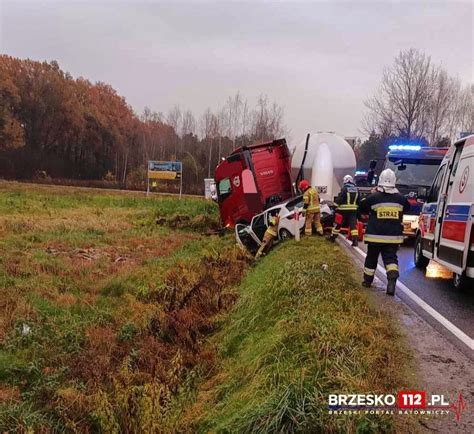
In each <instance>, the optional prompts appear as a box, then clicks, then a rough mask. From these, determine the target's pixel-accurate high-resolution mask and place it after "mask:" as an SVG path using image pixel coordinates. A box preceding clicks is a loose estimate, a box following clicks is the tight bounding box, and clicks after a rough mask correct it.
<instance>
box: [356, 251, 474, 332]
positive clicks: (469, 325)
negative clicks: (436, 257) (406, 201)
mask: <svg viewBox="0 0 474 434" xmlns="http://www.w3.org/2000/svg"><path fill="white" fill-rule="evenodd" d="M359 246H360V248H361V249H362V250H364V251H366V245H365V244H363V243H360V244H359ZM398 261H399V267H400V281H401V282H403V283H404V284H405V285H406V286H407V287H408V288H409V289H411V290H412V291H413V292H414V293H415V294H416V295H418V297H420V298H421V299H423V300H424V301H425V302H426V303H428V304H429V305H430V306H431V307H432V308H434V309H435V310H437V311H438V312H439V313H440V314H441V315H443V316H444V317H445V318H446V319H448V320H449V321H450V322H452V323H453V324H454V325H455V326H456V327H458V328H459V329H460V330H462V331H463V332H464V333H466V334H467V335H468V336H469V337H471V338H474V288H470V289H468V290H465V291H459V290H456V289H454V287H453V285H452V273H451V272H449V271H448V270H446V269H445V268H444V267H442V266H441V265H439V264H436V263H435V262H433V261H431V262H430V264H429V265H428V268H427V270H426V275H425V273H424V272H423V271H421V270H419V269H418V268H416V267H415V264H414V263H413V245H412V243H411V244H410V243H409V244H407V245H403V246H401V247H400V250H399V252H398ZM379 263H380V264H382V265H383V263H382V260H381V258H380V259H379Z"/></svg>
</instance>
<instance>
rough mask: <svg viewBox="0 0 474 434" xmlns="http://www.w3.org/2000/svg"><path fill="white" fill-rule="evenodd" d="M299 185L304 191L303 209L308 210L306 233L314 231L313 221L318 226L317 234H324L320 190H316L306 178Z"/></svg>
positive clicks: (309, 233)
mask: <svg viewBox="0 0 474 434" xmlns="http://www.w3.org/2000/svg"><path fill="white" fill-rule="evenodd" d="M298 187H299V189H300V190H301V191H302V192H303V202H304V205H303V209H304V210H305V212H306V220H305V225H304V233H305V235H311V234H312V233H313V223H314V225H315V226H316V232H317V234H318V235H323V227H322V226H321V209H320V207H319V194H318V190H316V189H315V188H314V187H311V186H310V185H309V182H308V181H306V179H303V180H301V181H300V183H299V186H298Z"/></svg>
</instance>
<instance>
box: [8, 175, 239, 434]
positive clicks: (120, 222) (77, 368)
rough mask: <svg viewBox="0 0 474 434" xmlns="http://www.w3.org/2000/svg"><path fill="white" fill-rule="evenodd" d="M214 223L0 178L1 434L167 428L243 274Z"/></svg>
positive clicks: (206, 214) (173, 209)
mask: <svg viewBox="0 0 474 434" xmlns="http://www.w3.org/2000/svg"><path fill="white" fill-rule="evenodd" d="M183 216H187V218H183ZM157 218H158V220H159V222H160V225H157V224H156V223H155V222H156V220H157ZM216 224H218V216H217V210H216V207H215V205H214V204H213V203H209V202H206V201H204V200H200V199H183V200H178V199H177V198H169V197H163V198H156V197H154V198H150V199H146V198H143V196H142V197H136V196H133V195H129V194H127V195H123V194H114V193H111V192H106V193H99V192H95V191H94V192H92V193H91V192H87V191H78V190H73V189H67V188H66V189H65V188H62V187H61V188H57V187H42V186H38V187H31V186H23V185H21V184H10V183H0V340H1V347H0V401H1V405H0V429H1V430H2V431H5V430H11V431H15V430H21V429H26V428H31V429H34V430H38V429H40V428H42V429H54V430H58V431H63V430H67V429H69V430H80V431H84V430H91V429H92V430H96V429H100V430H102V431H104V432H113V431H117V430H119V429H121V430H125V431H129V430H133V429H136V430H145V431H149V430H151V431H153V430H154V429H155V428H156V427H157V426H161V427H165V426H167V425H166V424H169V426H172V425H173V423H174V422H173V420H172V418H173V415H172V411H171V410H170V409H171V408H172V407H173V406H176V405H175V403H174V401H176V400H177V399H178V397H179V396H180V395H182V394H184V393H186V390H185V389H186V387H188V388H189V387H191V386H190V385H191V383H192V381H191V380H192V378H191V375H190V373H191V372H192V370H193V369H194V368H195V367H196V366H198V365H199V366H203V365H205V364H206V363H210V362H211V360H212V357H213V355H212V354H211V353H209V352H206V351H207V350H204V349H203V347H202V345H201V341H202V339H203V337H204V336H205V335H207V334H208V333H210V332H211V331H212V330H213V329H214V327H215V319H216V318H218V316H219V313H220V312H221V311H222V310H224V309H226V308H227V307H228V306H230V304H231V303H232V301H233V300H234V298H235V296H234V294H232V293H226V292H225V289H226V288H228V287H231V286H232V285H233V284H234V283H236V282H238V281H239V279H240V277H241V275H242V273H243V271H244V270H245V268H246V260H245V258H244V257H243V256H242V254H241V253H240V252H239V251H238V250H237V249H235V247H234V246H233V242H232V239H231V237H229V236H228V237H224V238H222V237H217V236H206V235H203V232H205V231H206V230H207V228H208V227H209V226H212V225H216ZM170 226H171V227H170Z"/></svg>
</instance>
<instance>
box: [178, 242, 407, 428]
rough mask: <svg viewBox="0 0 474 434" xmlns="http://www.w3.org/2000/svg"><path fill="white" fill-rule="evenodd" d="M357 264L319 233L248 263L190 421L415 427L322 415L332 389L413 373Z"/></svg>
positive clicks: (392, 384)
mask: <svg viewBox="0 0 474 434" xmlns="http://www.w3.org/2000/svg"><path fill="white" fill-rule="evenodd" d="M353 270H354V267H353V264H351V263H350V261H349V258H348V257H347V256H346V255H345V254H344V253H343V251H342V250H341V249H340V248H339V247H337V246H335V245H333V244H332V243H328V242H327V241H325V240H323V239H321V238H316V239H315V238H312V239H308V238H304V239H303V240H302V241H301V242H300V243H295V242H294V241H292V242H289V243H285V244H283V245H281V246H278V247H277V248H276V249H274V250H273V251H272V252H271V253H270V254H269V255H268V256H267V257H266V258H265V259H264V260H263V261H262V262H261V263H259V264H258V266H257V267H255V268H254V269H252V270H251V271H250V272H249V273H248V274H247V276H246V277H245V279H244V281H243V282H242V284H241V286H240V287H239V294H240V298H239V301H238V302H237V304H236V306H235V307H234V309H233V311H232V313H231V314H230V316H229V318H228V320H227V321H226V323H225V324H224V325H223V327H222V329H221V330H220V331H219V333H218V334H217V335H216V336H215V337H214V338H213V341H214V343H215V345H216V346H217V347H218V348H219V354H220V358H219V364H218V366H217V368H216V370H215V371H214V372H213V373H212V375H210V376H209V377H208V378H207V380H206V381H204V382H203V383H202V384H201V386H200V392H199V394H198V396H197V398H196V401H195V405H194V406H193V407H190V410H189V412H188V417H189V419H188V420H186V418H184V420H186V423H187V425H186V427H187V428H188V429H189V430H190V431H198V432H261V433H267V432H286V433H292V432H321V433H322V432H324V433H332V432H344V433H345V432H354V433H355V432H358V433H379V432H414V431H412V430H411V429H412V422H413V421H412V420H411V421H410V420H407V418H405V419H404V420H402V421H400V420H394V419H393V418H392V417H390V416H385V415H384V416H367V415H365V414H363V412H362V413H361V414H360V415H352V416H345V415H337V416H336V415H331V414H328V394H334V393H348V394H350V393H394V392H396V391H397V390H400V389H402V390H403V388H404V387H409V386H410V385H409V384H407V381H408V380H407V379H408V378H411V379H412V378H413V375H412V372H413V371H410V368H409V366H410V362H409V361H410V353H409V351H408V349H407V347H406V346H405V344H404V340H403V337H402V336H401V335H400V332H399V328H398V326H397V324H396V322H395V321H394V319H393V318H391V317H390V316H387V314H386V313H382V312H380V310H379V309H377V308H376V306H375V305H374V304H373V302H372V300H371V294H370V292H369V291H367V290H364V289H363V288H362V287H361V286H360V283H359V282H360V274H355V273H356V271H357V270H356V271H353ZM359 273H360V272H359ZM409 373H410V375H408V374H409ZM399 423H402V424H403V425H402V426H400V425H398V424H399Z"/></svg>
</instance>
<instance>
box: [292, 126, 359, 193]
mask: <svg viewBox="0 0 474 434" xmlns="http://www.w3.org/2000/svg"><path fill="white" fill-rule="evenodd" d="M306 142H307V140H306V139H305V140H303V141H302V142H300V143H299V144H297V145H296V146H293V147H290V152H292V155H293V157H292V160H291V175H292V179H294V180H295V181H298V180H300V179H307V180H308V181H309V182H310V184H311V185H312V186H313V187H315V188H317V189H318V191H319V193H320V198H321V199H323V200H333V199H334V197H335V196H337V195H338V193H339V191H340V190H341V187H342V185H343V181H342V180H343V178H344V175H347V174H349V175H352V176H354V173H355V168H356V158H355V154H354V151H353V149H352V148H351V146H350V145H349V143H347V142H346V141H345V140H344V139H343V138H342V137H340V136H338V135H337V134H334V133H316V134H310V135H309V140H308V146H307V147H306ZM306 148H307V151H306V155H305V149H306ZM303 159H304V163H303V164H302V162H303Z"/></svg>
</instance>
